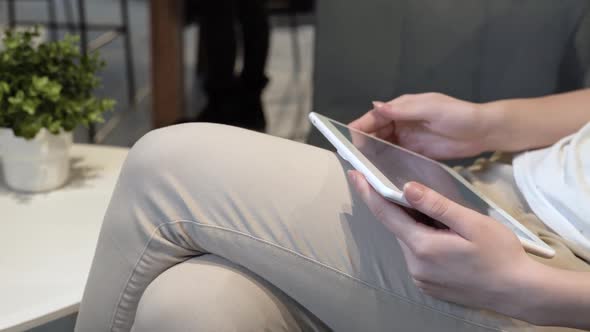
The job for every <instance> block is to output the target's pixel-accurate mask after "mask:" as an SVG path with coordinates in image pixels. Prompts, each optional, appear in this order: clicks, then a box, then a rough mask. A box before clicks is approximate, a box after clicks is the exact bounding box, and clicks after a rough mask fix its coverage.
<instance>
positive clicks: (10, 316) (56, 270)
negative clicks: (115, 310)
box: [0, 145, 128, 332]
mask: <svg viewBox="0 0 590 332" xmlns="http://www.w3.org/2000/svg"><path fill="white" fill-rule="evenodd" d="M127 151H128V150H127V149H122V148H114V147H104V146H102V147H101V146H92V145H74V147H73V149H72V162H73V165H72V167H73V168H72V174H71V180H70V182H69V183H68V184H67V185H66V186H65V187H63V188H61V189H58V190H56V191H52V192H49V193H42V194H22V193H15V192H11V191H9V190H8V189H7V188H6V187H5V185H4V184H3V182H2V180H1V175H0V331H2V332H4V331H21V330H25V329H29V328H32V327H35V326H38V325H41V324H44V323H46V322H49V321H52V320H54V319H57V318H60V317H64V316H67V315H69V314H71V313H74V312H76V311H77V309H78V306H79V304H80V300H81V299H82V293H83V291H84V286H85V284H86V279H87V277H88V272H89V270H90V264H91V263H92V257H93V255H94V249H95V246H96V242H97V240H98V233H99V230H100V225H101V223H102V218H103V216H104V213H105V211H106V208H107V205H108V203H109V199H110V197H111V194H112V192H113V189H114V186H115V182H116V180H117V176H118V174H119V171H120V168H121V165H122V163H123V160H124V159H125V156H126V155H127Z"/></svg>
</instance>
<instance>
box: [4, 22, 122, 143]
mask: <svg viewBox="0 0 590 332" xmlns="http://www.w3.org/2000/svg"><path fill="white" fill-rule="evenodd" d="M38 36H39V30H38V28H37V27H35V28H34V29H31V30H27V31H11V30H9V31H7V32H6V33H5V35H4V38H3V43H4V45H5V48H4V49H3V50H1V51H0V126H5V127H9V128H12V129H13V131H14V132H15V134H16V135H18V136H22V137H26V138H32V137H34V136H35V135H36V134H37V132H38V131H39V130H40V129H41V128H46V129H47V130H49V131H50V132H54V133H57V132H59V131H60V130H66V131H70V130H73V129H74V128H75V127H76V126H77V125H79V124H82V125H88V124H89V123H92V122H100V121H103V114H104V112H106V111H110V110H112V109H113V108H114V106H115V102H114V100H112V99H108V98H97V97H95V96H94V94H93V92H94V91H93V90H94V89H95V88H96V87H98V86H99V85H100V82H101V81H100V78H99V77H98V76H97V74H98V72H99V71H100V70H101V69H102V68H104V66H105V62H104V61H103V60H102V59H101V58H100V56H99V54H98V53H97V52H93V53H92V54H89V55H82V54H81V53H80V49H79V47H78V43H79V38H78V37H77V36H66V37H65V38H64V39H62V40H59V41H56V42H47V43H41V44H39V45H38V46H35V45H34V43H33V41H34V40H35V39H36V38H37V37H38Z"/></svg>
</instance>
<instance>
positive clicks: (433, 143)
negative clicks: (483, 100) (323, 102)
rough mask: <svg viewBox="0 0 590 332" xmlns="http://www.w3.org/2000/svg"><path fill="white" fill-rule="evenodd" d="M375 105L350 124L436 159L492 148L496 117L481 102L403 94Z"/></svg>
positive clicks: (471, 153)
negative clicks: (489, 141)
mask: <svg viewBox="0 0 590 332" xmlns="http://www.w3.org/2000/svg"><path fill="white" fill-rule="evenodd" d="M373 106H374V108H373V109H372V110H370V111H369V112H367V113H366V114H365V115H363V116H362V117H360V118H358V119H357V120H355V121H353V122H351V123H350V127H352V128H354V129H358V130H360V131H363V132H366V133H369V134H372V135H375V136H377V137H379V138H381V139H384V140H387V141H389V142H392V143H395V144H398V145H400V146H403V147H405V148H407V149H409V150H412V151H415V152H418V153H420V154H423V155H425V156H427V157H430V158H433V159H453V158H464V157H471V156H475V155H477V154H479V153H481V152H484V151H487V150H490V149H489V148H488V147H487V146H486V143H487V138H488V136H489V135H490V133H491V132H492V130H493V129H492V127H493V126H492V123H493V122H494V121H491V120H492V119H490V118H486V117H489V112H486V111H484V110H483V109H482V107H481V106H482V105H481V104H475V103H470V102H466V101H462V100H459V99H455V98H452V97H449V96H447V95H443V94H440V93H424V94H416V95H403V96H401V97H399V98H396V99H394V100H392V101H389V102H387V103H382V102H373Z"/></svg>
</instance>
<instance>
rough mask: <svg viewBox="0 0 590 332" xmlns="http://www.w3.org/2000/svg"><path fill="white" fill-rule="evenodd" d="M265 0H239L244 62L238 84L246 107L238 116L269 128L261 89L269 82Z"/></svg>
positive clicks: (251, 126) (252, 126)
mask: <svg viewBox="0 0 590 332" xmlns="http://www.w3.org/2000/svg"><path fill="white" fill-rule="evenodd" d="M266 2H267V1H266V0H238V20H239V21H240V25H241V27H242V36H243V38H242V40H243V45H244V53H243V54H244V55H243V57H244V66H243V68H242V73H241V75H240V80H239V84H238V88H239V91H238V94H239V96H240V100H241V102H240V103H241V105H243V109H242V110H241V112H240V115H239V116H240V119H241V120H240V121H241V123H243V124H244V125H245V126H246V127H248V128H256V129H259V130H261V131H264V130H265V128H266V119H265V117H264V107H263V103H262V91H263V90H264V88H265V87H266V85H267V83H268V78H267V77H266V73H265V67H266V60H267V58H268V47H269V38H270V26H269V22H268V13H267V9H266Z"/></svg>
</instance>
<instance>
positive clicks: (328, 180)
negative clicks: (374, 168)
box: [77, 124, 530, 331]
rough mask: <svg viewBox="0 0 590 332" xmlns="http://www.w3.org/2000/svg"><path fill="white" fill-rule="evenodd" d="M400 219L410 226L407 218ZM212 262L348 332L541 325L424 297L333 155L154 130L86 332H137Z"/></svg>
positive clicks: (209, 128)
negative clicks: (141, 314) (167, 293)
mask: <svg viewBox="0 0 590 332" xmlns="http://www.w3.org/2000/svg"><path fill="white" fill-rule="evenodd" d="M212 139H215V141H214V142H212V141H211V140H212ZM399 217H400V218H408V217H407V215H405V214H404V213H402V212H401V210H400V216H399ZM204 253H212V254H215V255H216V256H220V257H223V258H224V259H227V260H229V261H231V262H234V263H236V264H239V265H241V266H243V267H245V268H246V269H248V270H249V271H252V272H253V273H255V274H256V275H258V276H260V277H261V278H263V279H264V280H266V281H268V282H269V283H271V284H272V285H274V286H275V287H277V288H279V289H280V290H281V291H282V292H284V293H285V294H287V295H288V296H290V297H291V298H293V299H294V300H295V301H297V302H298V303H300V304H301V305H302V306H303V307H305V308H307V309H308V310H309V311H310V312H313V313H314V314H315V315H316V316H317V317H318V318H319V319H321V320H322V321H323V322H324V323H326V324H327V325H328V326H329V327H330V328H332V329H334V330H336V331H361V330H362V331H382V330H392V329H393V330H399V331H417V330H433V329H436V330H437V331H488V330H497V329H505V330H511V329H513V328H514V329H516V328H517V327H519V328H521V329H526V328H528V327H530V326H529V325H527V324H523V323H521V322H517V321H514V320H512V319H509V318H507V317H502V316H499V315H496V314H493V313H489V312H482V311H479V310H473V309H469V308H464V307H460V306H457V305H454V304H450V303H446V302H442V301H438V300H436V299H433V298H430V297H428V296H426V295H423V294H422V293H421V292H420V291H419V290H418V289H417V288H416V287H415V286H414V284H413V283H412V282H411V280H410V278H409V276H408V273H407V270H406V267H405V263H404V259H403V255H402V253H401V249H400V247H399V245H398V243H397V241H396V240H395V238H394V237H393V236H392V235H391V234H390V233H389V232H387V230H386V229H385V227H384V226H382V224H380V223H379V222H377V221H376V220H375V219H374V218H373V217H372V215H371V213H370V212H369V211H368V209H367V208H366V206H365V205H364V204H363V203H362V201H361V200H360V199H359V198H358V197H357V196H356V195H355V194H354V192H353V190H352V189H351V188H350V187H349V185H348V183H347V181H346V175H345V166H344V164H343V163H341V162H340V161H339V159H338V158H337V157H336V156H335V155H334V154H333V153H330V152H327V151H325V150H322V149H318V148H314V147H311V146H308V145H304V144H300V143H296V142H292V141H287V140H282V139H278V138H273V137H270V136H266V135H261V134H257V133H254V132H250V131H244V130H240V129H236V128H231V127H226V126H218V125H210V124H193V125H183V126H175V127H168V128H165V129H160V130H157V131H154V132H152V133H150V134H148V135H147V136H146V137H144V138H142V139H141V140H140V141H139V142H138V143H137V144H136V145H135V147H134V148H133V149H132V151H131V152H130V155H129V157H128V159H127V161H126V162H125V165H124V167H123V170H122V172H121V176H120V179H119V182H118V184H117V187H116V189H115V192H114V194H113V198H112V201H111V204H110V206H109V209H108V211H107V214H106V216H105V221H104V224H103V228H102V230H101V235H100V239H99V243H98V248H97V252H96V256H95V259H94V262H93V266H92V270H91V273H90V278H89V281H88V284H87V288H86V291H85V295H84V300H83V302H82V304H81V307H80V316H79V320H78V324H77V329H78V331H86V330H97V329H98V330H100V329H111V330H113V331H127V330H128V329H129V328H130V327H131V326H132V325H133V323H134V318H135V314H136V309H137V306H138V302H139V300H140V298H141V296H142V294H143V292H144V290H145V289H146V287H148V285H149V284H150V283H151V282H152V281H153V280H154V279H155V278H156V277H157V276H158V275H160V274H162V272H163V271H165V270H167V269H169V268H170V267H172V266H174V265H176V264H179V263H181V262H183V261H185V260H187V259H189V258H191V257H195V256H199V255H202V254H204Z"/></svg>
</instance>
